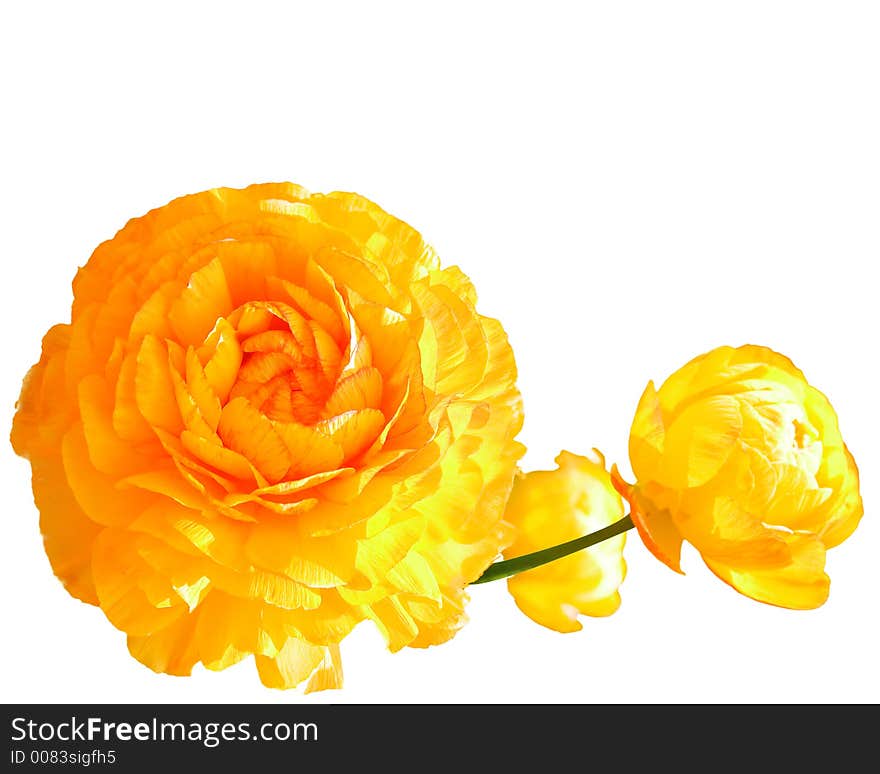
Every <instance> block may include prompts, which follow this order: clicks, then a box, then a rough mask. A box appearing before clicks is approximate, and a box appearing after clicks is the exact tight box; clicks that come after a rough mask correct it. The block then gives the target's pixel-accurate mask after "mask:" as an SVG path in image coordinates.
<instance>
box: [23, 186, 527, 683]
mask: <svg viewBox="0 0 880 774" xmlns="http://www.w3.org/2000/svg"><path fill="white" fill-rule="evenodd" d="M73 289H74V300H73V308H72V312H71V322H70V323H69V324H61V325H56V326H55V327H53V328H52V329H51V330H50V331H49V332H48V333H47V334H46V336H45V338H44V340H43V353H42V357H41V359H40V361H39V363H37V364H36V365H35V366H34V367H33V368H32V369H31V371H30V372H29V373H28V375H27V377H26V379H25V382H24V386H23V389H22V393H21V398H20V401H19V404H18V411H17V414H16V416H15V420H14V425H13V432H12V442H13V445H14V447H15V450H16V451H17V452H18V453H19V454H21V455H23V456H25V457H28V458H29V459H30V462H31V465H32V468H33V488H34V498H35V501H36V504H37V506H38V508H39V510H40V517H41V518H40V525H41V529H42V532H43V535H44V539H45V547H46V552H47V554H48V556H49V559H50V561H51V563H52V567H53V569H54V571H55V573H56V574H57V575H58V577H59V578H60V579H61V580H62V581H63V582H64V584H65V586H66V587H67V589H68V590H69V592H70V593H71V594H73V595H74V596H76V597H78V598H79V599H82V600H84V601H85V602H88V603H90V604H94V605H100V607H101V608H102V609H103V611H104V612H105V614H106V615H107V617H108V618H109V619H110V621H111V622H112V623H113V624H114V625H115V626H117V627H118V628H119V629H121V630H123V631H124V632H126V633H127V635H128V645H129V649H130V651H131V653H132V654H133V655H134V656H135V658H137V659H138V660H140V661H142V662H143V663H144V664H146V665H147V666H149V667H151V668H152V669H154V670H157V671H161V672H167V673H171V674H189V673H190V671H191V669H192V667H193V666H194V665H195V664H196V663H197V662H202V663H203V664H204V665H205V666H206V667H208V668H209V669H223V668H225V667H227V666H229V665H231V664H233V663H235V662H237V661H239V660H241V659H243V658H245V657H247V656H248V655H250V654H254V655H255V657H256V664H257V668H258V670H259V674H260V677H261V679H262V680H263V682H264V683H265V684H266V685H269V686H273V687H290V686H294V685H297V684H298V683H301V682H303V681H305V680H309V682H308V688H309V689H312V690H313V689H320V688H329V687H336V686H338V685H339V684H340V681H341V667H340V662H339V648H338V645H339V642H340V641H341V640H342V639H343V638H344V637H345V636H346V635H347V634H348V633H349V632H350V631H351V630H352V628H353V627H354V626H355V625H356V624H357V623H358V622H360V621H362V620H365V619H370V620H372V621H373V622H374V623H375V624H376V626H378V628H379V629H380V630H381V632H382V634H383V635H384V636H385V638H386V640H387V642H388V646H389V647H390V648H391V649H392V650H397V649H399V648H402V647H404V646H416V647H422V646H426V645H430V644H433V643H439V642H443V641H445V640H447V639H448V638H449V637H451V636H452V635H453V634H454V633H455V631H456V630H457V629H458V627H459V626H460V625H461V623H462V621H463V605H464V603H465V601H466V594H465V592H464V587H465V586H466V585H467V584H468V583H469V582H470V581H472V580H474V579H475V578H477V577H478V576H479V575H480V574H481V572H482V571H483V570H484V569H485V568H486V566H487V565H488V564H489V563H490V562H491V561H492V560H493V559H494V558H495V557H496V556H497V554H498V553H499V551H500V550H501V549H502V548H503V547H504V546H505V545H506V543H507V541H508V540H509V538H510V529H509V527H508V526H507V525H506V524H505V522H504V521H503V520H502V513H503V508H504V504H505V502H506V500H507V497H508V493H509V491H510V487H511V482H512V480H513V475H514V472H515V469H516V462H517V460H518V458H519V457H520V456H521V453H522V451H523V449H522V447H521V446H520V444H519V443H517V442H516V441H515V440H514V437H515V435H516V434H517V432H518V431H519V429H520V426H521V422H522V415H521V402H520V396H519V393H518V392H517V389H516V386H515V378H516V367H515V364H514V359H513V353H512V351H511V349H510V346H509V345H508V343H507V339H506V336H505V334H504V331H503V329H502V327H501V325H500V324H499V323H498V322H497V321H495V320H492V319H489V318H486V317H483V316H482V315H480V314H478V313H477V312H476V310H475V307H474V305H475V303H476V295H475V293H474V289H473V287H472V286H471V284H470V282H469V281H468V279H467V278H466V277H465V276H464V275H463V274H462V272H461V271H459V270H458V269H457V268H455V267H452V268H446V269H441V268H440V266H439V262H438V259H437V257H436V255H435V254H434V252H433V251H432V250H431V249H430V248H429V247H428V246H426V245H425V244H424V242H423V241H422V239H421V238H420V236H419V234H418V233H416V232H415V231H413V229H411V228H410V227H409V226H407V225H406V224H405V223H402V222H401V221H399V220H397V219H395V218H393V217H392V216H390V215H388V214H387V213H386V212H384V211H383V210H381V209H380V208H379V207H377V206H376V205H375V204H373V203H371V202H369V201H367V200H366V199H364V198H362V197H360V196H356V195H354V194H349V193H333V194H329V195H326V196H324V195H310V194H309V193H307V192H306V191H305V190H303V189H302V188H299V187H297V186H295V185H291V184H287V183H284V184H266V185H254V186H251V187H249V188H246V189H243V190H233V189H215V190H211V191H206V192H204V193H200V194H196V195H193V196H186V197H183V198H180V199H177V200H175V201H173V202H171V203H170V204H168V205H167V206H165V207H161V208H159V209H157V210H154V211H152V212H150V213H148V214H147V215H145V216H144V217H141V218H137V219H134V220H132V221H130V222H129V223H128V224H127V225H126V226H125V228H124V229H122V231H120V232H119V233H118V234H117V235H116V236H115V237H114V238H113V239H111V240H109V241H107V242H105V243H103V244H102V245H100V246H99V247H98V248H97V250H95V252H94V254H93V255H92V257H91V258H90V260H89V261H88V263H87V264H86V265H85V266H84V267H83V268H82V269H81V270H80V271H79V272H78V274H77V276H76V279H75V280H74V285H73Z"/></svg>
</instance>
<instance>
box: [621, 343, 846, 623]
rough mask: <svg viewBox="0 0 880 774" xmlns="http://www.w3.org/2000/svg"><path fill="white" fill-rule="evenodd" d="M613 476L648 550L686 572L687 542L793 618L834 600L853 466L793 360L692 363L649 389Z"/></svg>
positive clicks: (828, 413) (747, 353)
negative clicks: (828, 558) (832, 566)
mask: <svg viewBox="0 0 880 774" xmlns="http://www.w3.org/2000/svg"><path fill="white" fill-rule="evenodd" d="M629 454H630V461H631V463H632V468H633V473H634V475H635V478H636V483H635V485H633V486H629V485H627V484H626V483H625V482H623V480H622V479H621V478H620V476H619V474H618V473H617V471H616V470H613V471H612V475H613V477H614V481H615V486H617V488H618V490H619V491H620V492H621V494H623V495H624V496H625V497H626V498H627V500H629V502H630V506H631V508H632V518H633V521H634V522H635V524H636V527H637V528H638V531H639V534H640V535H641V537H642V539H643V540H644V542H645V544H646V545H647V546H648V548H649V549H650V550H651V551H652V552H653V553H654V555H655V556H657V557H658V558H659V559H660V560H661V561H663V562H665V563H666V564H667V565H669V566H670V567H671V568H672V569H674V570H676V571H678V572H681V568H680V553H681V544H682V541H683V540H687V541H688V542H689V543H691V545H693V546H694V547H695V548H696V549H697V550H698V551H699V552H700V554H701V555H702V557H703V559H704V561H705V562H706V564H707V565H708V566H709V568H710V569H711V570H712V571H713V572H714V573H715V574H716V575H718V577H720V578H721V579H722V580H724V581H725V582H727V583H729V584H730V585H731V586H733V588H735V589H736V590H737V591H739V592H741V593H743V594H745V595H746V596H748V597H751V598H753V599H756V600H759V601H761V602H766V603H769V604H774V605H779V606H782V607H788V608H795V609H810V608H815V607H819V606H820V605H821V604H823V603H824V602H825V600H826V599H827V597H828V589H829V579H828V576H827V575H826V574H825V551H826V549H828V548H831V547H833V546H836V545H838V544H839V543H841V542H842V541H843V540H845V539H846V538H847V537H848V536H849V535H850V534H851V533H852V532H853V530H854V529H855V528H856V526H857V524H858V522H859V519H860V518H861V515H862V512H863V510H862V500H861V497H860V495H859V478H858V470H857V469H856V464H855V461H854V460H853V458H852V455H850V453H849V451H848V450H847V448H846V446H845V445H844V443H843V439H842V438H841V435H840V430H839V428H838V423H837V416H836V414H835V413H834V409H833V408H832V407H831V405H830V403H829V402H828V400H827V398H826V397H825V396H824V395H823V394H822V393H821V392H819V390H817V389H816V388H815V387H812V386H811V385H809V384H808V383H807V381H806V379H805V378H804V375H803V374H802V373H801V371H800V370H798V369H797V368H796V367H795V366H794V364H793V363H792V362H791V361H790V360H789V359H788V358H786V357H785V356H783V355H781V354H779V353H777V352H774V351H773V350H770V349H767V348H766V347H759V346H753V345H747V346H742V347H738V348H733V347H719V348H718V349H715V350H712V351H711V352H708V353H706V354H704V355H700V356H699V357H697V358H694V359H693V360H692V361H691V362H689V363H688V364H687V365H685V366H684V367H683V368H681V369H679V370H678V371H676V372H675V373H674V374H673V375H672V376H670V377H669V378H668V379H667V380H666V381H665V382H664V383H663V385H662V386H661V387H660V389H659V390H655V389H654V385H653V384H652V383H649V384H648V386H647V388H646V389H645V392H644V394H643V395H642V398H641V400H640V401H639V405H638V408H637V410H636V415H635V419H634V420H633V425H632V430H631V433H630V442H629Z"/></svg>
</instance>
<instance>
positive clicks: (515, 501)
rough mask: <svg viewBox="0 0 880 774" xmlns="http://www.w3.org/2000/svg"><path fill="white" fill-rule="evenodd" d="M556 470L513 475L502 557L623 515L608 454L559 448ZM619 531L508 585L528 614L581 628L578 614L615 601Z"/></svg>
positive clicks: (606, 610)
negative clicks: (508, 540) (510, 539)
mask: <svg viewBox="0 0 880 774" xmlns="http://www.w3.org/2000/svg"><path fill="white" fill-rule="evenodd" d="M556 464H557V465H558V466H559V467H558V469H556V470H535V471H532V472H531V473H527V474H525V475H520V476H518V477H517V478H516V479H515V480H514V485H513V491H512V493H511V496H510V500H509V501H508V504H507V511H506V513H505V516H504V518H505V519H506V520H507V521H509V522H510V523H511V524H513V526H514V527H516V539H515V541H514V543H513V544H512V545H511V546H510V547H509V548H507V549H506V550H505V551H504V557H505V558H506V559H512V558H514V557H518V556H522V555H524V554H529V553H532V552H533V551H539V550H541V549H544V548H548V547H550V546H554V545H557V544H559V543H564V542H566V541H569V540H574V539H575V538H579V537H582V536H583V535H587V534H589V533H591V532H595V531H597V530H599V529H602V528H603V527H607V526H608V525H609V524H613V523H614V522H616V521H619V520H620V519H622V518H623V515H624V511H623V500H622V499H621V498H620V495H618V493H617V492H616V491H615V490H614V487H613V485H612V483H611V476H610V475H609V473H608V471H607V470H605V460H604V458H603V457H602V455H601V454H600V453H599V452H598V451H596V450H594V452H593V456H592V457H589V458H588V457H580V456H578V455H576V454H572V453H571V452H567V451H563V452H561V453H560V454H559V456H558V457H557V458H556ZM625 540H626V536H625V535H623V534H620V535H617V536H615V537H612V538H609V539H607V540H604V541H602V542H601V543H598V544H597V545H595V546H591V547H590V548H586V549H583V550H581V551H578V552H577V553H574V554H570V555H569V556H566V557H563V558H562V559H557V560H556V561H553V562H550V563H548V564H544V565H541V566H540V567H536V568H535V569H532V570H528V571H526V572H522V573H520V574H518V575H514V576H513V577H512V578H510V579H509V580H508V581H507V588H508V590H509V591H510V593H511V594H512V595H513V598H514V599H515V600H516V604H517V606H518V607H519V609H520V610H522V611H523V612H524V613H525V614H526V615H527V616H528V617H529V618H531V619H532V620H534V621H536V622H537V623H539V624H542V625H543V626H546V627H548V628H550V629H555V630H556V631H559V632H575V631H578V630H579V629H580V628H581V624H580V622H579V621H578V615H579V614H580V613H583V614H584V615H590V616H606V615H611V613H613V612H614V611H615V610H617V608H618V607H619V606H620V595H619V594H618V591H617V589H618V587H619V586H620V584H621V583H622V582H623V577H624V574H625V572H626V564H625V563H624V560H623V546H624V542H625Z"/></svg>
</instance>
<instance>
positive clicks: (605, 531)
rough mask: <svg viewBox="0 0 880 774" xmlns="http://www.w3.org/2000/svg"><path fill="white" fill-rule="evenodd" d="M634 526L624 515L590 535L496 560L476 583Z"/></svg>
mask: <svg viewBox="0 0 880 774" xmlns="http://www.w3.org/2000/svg"><path fill="white" fill-rule="evenodd" d="M634 526H635V525H634V524H633V520H632V519H631V518H630V517H629V516H624V517H623V518H622V519H621V520H620V521H615V522H614V524H609V525H608V526H607V527H603V528H602V529H600V530H596V532H591V533H590V534H589V535H584V536H583V537H579V538H575V539H574V540H569V541H568V542H567V543H560V544H559V545H558V546H551V547H550V548H544V549H542V550H540V551H535V552H534V553H531V554H523V555H522V556H517V557H515V558H514V559H505V560H504V561H503V562H495V563H494V564H490V565H489V566H488V567H487V568H486V572H484V573H483V574H482V575H481V576H480V577H479V578H477V579H476V580H475V581H474V584H476V583H488V582H489V581H493V580H500V579H501V578H509V577H510V576H511V575H516V574H517V573H520V572H525V571H526V570H533V569H534V568H535V567H540V566H541V565H542V564H547V562H553V561H555V560H556V559H561V558H562V557H563V556H568V555H569V554H573V553H575V552H577V551H581V550H583V549H584V548H589V547H590V546H594V545H596V543H601V542H602V541H603V540H608V538H611V537H614V536H615V535H619V534H620V533H621V532H626V531H627V530H628V529H632V528H633V527H634ZM471 585H473V584H471Z"/></svg>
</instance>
